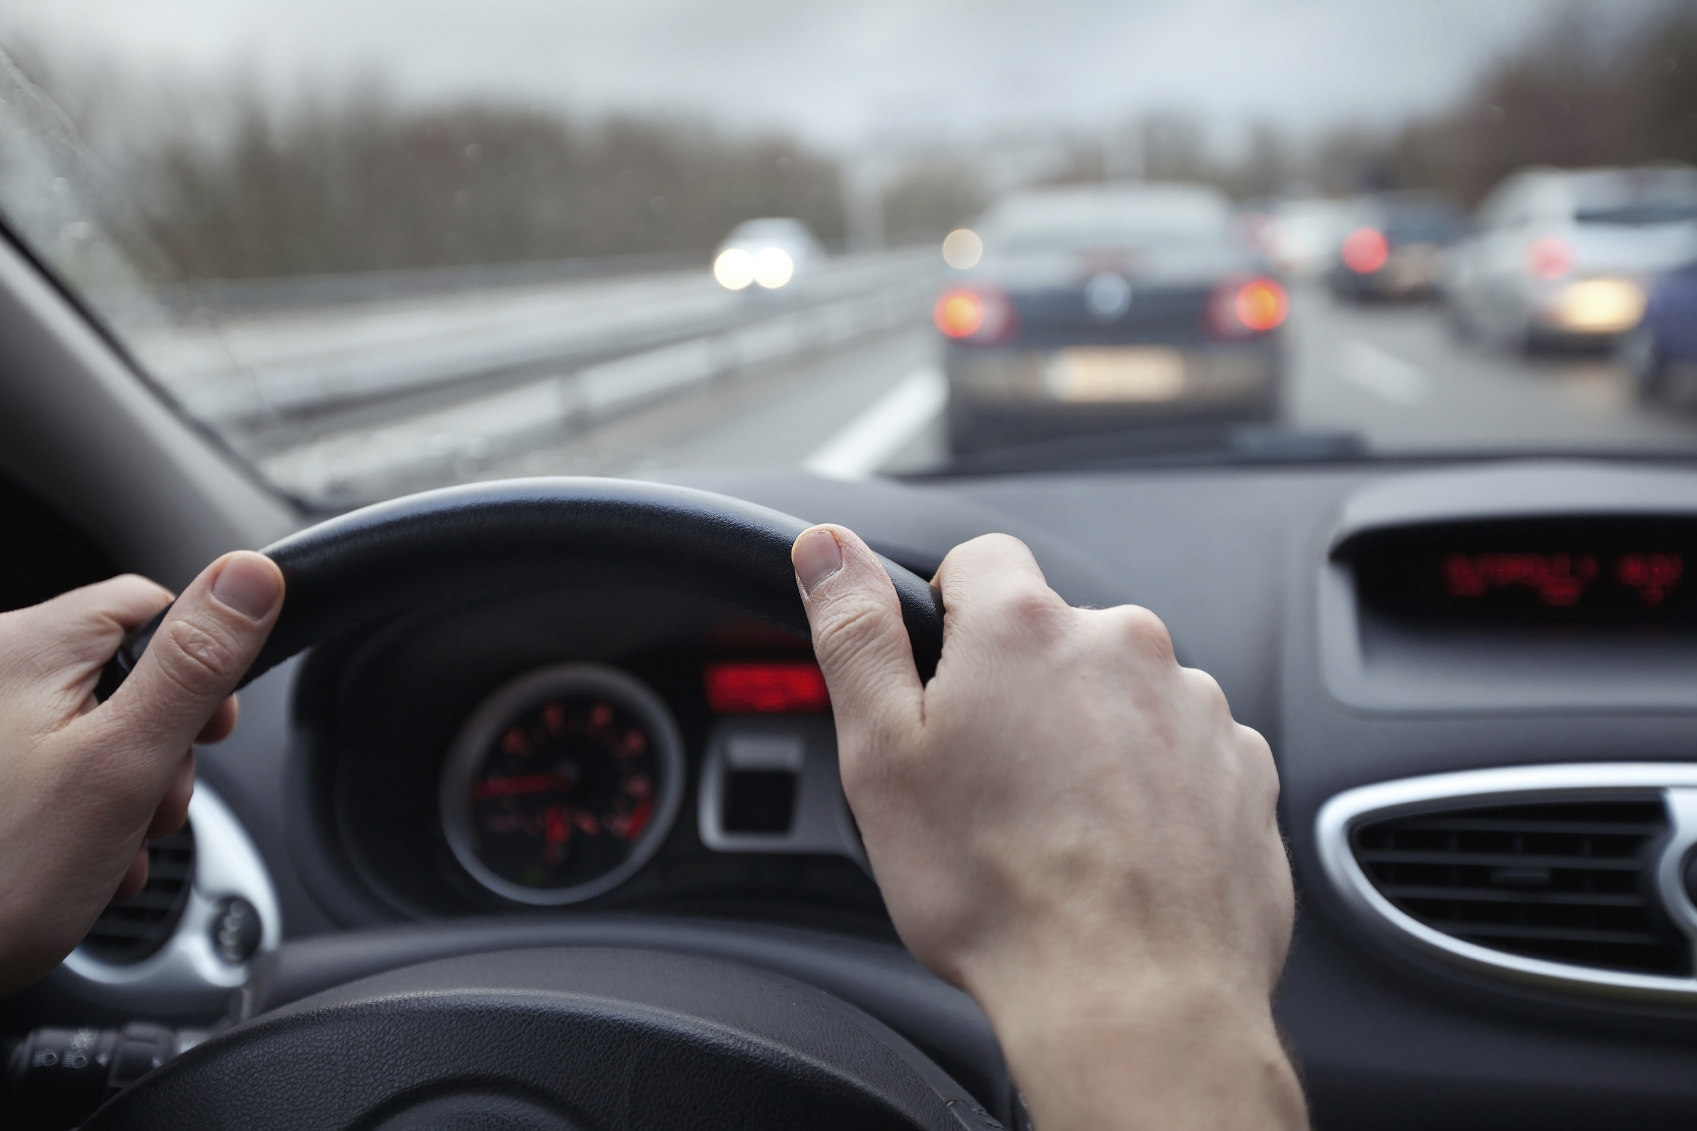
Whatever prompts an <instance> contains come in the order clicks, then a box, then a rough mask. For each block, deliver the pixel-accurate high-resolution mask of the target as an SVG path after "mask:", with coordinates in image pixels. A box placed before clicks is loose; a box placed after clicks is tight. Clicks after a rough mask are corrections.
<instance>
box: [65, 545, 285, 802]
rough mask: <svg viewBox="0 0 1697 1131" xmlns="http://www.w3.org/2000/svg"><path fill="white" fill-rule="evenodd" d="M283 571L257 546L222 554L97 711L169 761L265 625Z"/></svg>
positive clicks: (234, 679)
mask: <svg viewBox="0 0 1697 1131" xmlns="http://www.w3.org/2000/svg"><path fill="white" fill-rule="evenodd" d="M282 607H283V573H282V571H281V570H279V569H278V568H277V565H276V563H275V562H273V561H272V560H271V559H270V558H267V557H265V556H264V555H263V554H256V553H252V552H251V551H239V552H237V553H233V554H226V555H224V556H223V557H221V558H219V559H218V560H217V561H215V562H213V563H212V564H211V565H210V566H208V567H206V569H205V571H204V572H202V573H201V575H200V576H199V577H197V578H195V580H194V582H193V583H192V584H190V585H189V587H188V589H187V590H185V591H184V593H183V595H182V596H181V597H179V598H177V603H176V604H175V605H173V606H172V607H171V611H170V613H169V614H168V615H167V616H166V618H165V622H164V623H163V624H161V625H160V626H159V631H158V632H156V633H155V634H154V636H153V639H152V640H151V641H149V643H148V645H147V650H146V651H144V652H143V653H142V654H141V659H140V660H139V661H138V662H137V664H136V668H135V671H133V672H131V673H130V677H129V679H127V680H125V681H124V684H123V686H122V687H120V688H119V689H118V691H117V693H116V694H114V695H113V696H112V698H111V699H109V700H107V702H106V703H104V704H102V705H101V707H99V708H98V709H97V711H96V714H97V715H98V714H104V715H105V716H106V718H105V719H104V720H103V722H104V723H105V725H107V726H111V727H116V728H118V729H119V730H120V732H121V733H122V734H123V735H124V740H123V744H124V745H125V746H128V747H130V748H132V749H134V748H136V747H142V748H146V749H149V750H152V751H157V752H158V754H159V756H160V757H161V758H162V759H166V760H168V762H169V765H170V766H171V767H173V768H174V767H175V766H176V765H177V763H178V762H179V761H181V759H182V755H183V751H185V750H187V749H188V748H189V747H190V745H192V744H193V742H194V741H195V736H196V735H198V734H199V733H200V732H201V728H203V727H205V726H206V723H207V720H209V719H210V718H212V715H213V712H215V711H216V710H217V709H218V706H219V704H221V703H222V702H223V701H224V700H225V699H226V698H228V697H229V694H230V692H231V691H233V690H234V689H235V686H236V684H237V683H238V682H240V681H241V678H242V676H243V675H244V674H246V672H247V669H248V667H249V666H250V665H251V664H252V663H253V661H254V657H255V656H257V655H258V654H259V649H260V646H261V645H263V644H264V643H265V638H266V637H267V636H269V635H270V633H271V626H272V625H273V624H275V623H276V620H277V614H278V612H280V611H281V610H282Z"/></svg>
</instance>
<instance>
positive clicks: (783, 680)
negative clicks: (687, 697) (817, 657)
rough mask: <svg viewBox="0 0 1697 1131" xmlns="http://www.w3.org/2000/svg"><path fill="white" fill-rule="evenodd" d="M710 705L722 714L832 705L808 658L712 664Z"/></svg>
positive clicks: (808, 710) (804, 710) (793, 711)
mask: <svg viewBox="0 0 1697 1131" xmlns="http://www.w3.org/2000/svg"><path fill="white" fill-rule="evenodd" d="M707 705H708V707H710V708H711V709H712V710H713V711H714V713H716V714H720V715H749V714H757V715H803V714H816V713H818V712H820V711H829V710H830V709H831V695H830V692H828V691H827V690H826V689H825V674H824V673H823V672H821V671H820V670H819V665H818V664H815V663H813V662H811V661H808V660H801V661H779V662H771V661H762V662H759V663H736V664H709V665H708V666H707Z"/></svg>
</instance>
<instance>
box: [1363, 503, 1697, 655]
mask: <svg viewBox="0 0 1697 1131" xmlns="http://www.w3.org/2000/svg"><path fill="white" fill-rule="evenodd" d="M1694 555H1697V520H1693V519H1691V518H1688V517H1685V516H1620V517H1613V516H1597V517H1574V518H1542V519H1510V520H1500V521H1491V522H1466V523H1446V524H1441V525H1433V526H1426V527H1418V526H1417V527H1409V528H1403V529H1395V530H1385V531H1373V532H1370V533H1367V534H1363V535H1358V536H1357V537H1356V538H1355V539H1352V540H1351V543H1350V544H1348V545H1347V546H1345V547H1340V556H1342V557H1345V558H1348V559H1349V560H1351V561H1352V562H1353V565H1354V573H1355V583H1356V591H1357V593H1359V594H1360V596H1361V598H1362V599H1363V600H1364V601H1365V602H1366V604H1367V605H1369V606H1370V607H1372V608H1374V609H1376V610H1378V611H1380V612H1382V613H1385V614H1388V615H1390V616H1393V617H1395V618H1397V619H1399V620H1408V621H1416V622H1434V623H1435V622H1444V621H1448V622H1451V623H1455V622H1465V623H1474V624H1480V625H1484V624H1546V625H1552V626H1553V625H1571V626H1596V627H1619V628H1648V627H1652V626H1662V627H1666V628H1680V629H1687V630H1689V629H1697V587H1693V586H1692V585H1690V584H1688V583H1687V582H1686V581H1685V563H1686V561H1688V560H1697V557H1694Z"/></svg>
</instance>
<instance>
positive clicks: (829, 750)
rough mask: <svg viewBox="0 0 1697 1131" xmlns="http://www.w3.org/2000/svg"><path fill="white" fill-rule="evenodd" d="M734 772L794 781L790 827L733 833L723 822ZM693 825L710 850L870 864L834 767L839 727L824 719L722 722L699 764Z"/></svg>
mask: <svg viewBox="0 0 1697 1131" xmlns="http://www.w3.org/2000/svg"><path fill="white" fill-rule="evenodd" d="M739 772H743V773H746V772H765V773H789V774H793V775H794V776H795V793H794V797H795V800H794V803H793V806H792V808H791V817H790V821H789V827H788V828H787V829H785V830H783V831H771V832H765V831H762V832H749V831H730V830H727V829H726V827H725V825H726V821H725V807H726V802H727V799H728V796H729V789H728V788H727V787H728V784H729V779H730V777H731V775H732V774H734V773H739ZM699 798H700V803H699V807H700V813H699V815H698V827H699V828H700V831H701V843H702V844H705V845H706V846H707V847H708V848H711V849H713V850H714V851H715V852H781V853H787V852H818V853H828V854H830V855H833V856H846V857H848V858H849V859H850V860H853V861H855V862H856V863H858V864H860V865H861V866H862V867H868V868H869V865H868V864H867V862H866V850H865V849H864V848H863V847H862V845H861V842H860V835H859V833H858V832H857V831H856V830H855V827H854V818H853V817H852V816H851V815H850V813H849V808H848V799H847V798H846V797H845V796H844V795H843V786H842V778H841V776H840V775H839V773H838V770H837V731H836V724H835V723H834V722H833V721H832V720H831V719H830V718H829V717H828V716H825V717H815V718H807V717H801V718H797V717H790V718H777V719H774V718H761V717H746V716H737V717H732V718H727V719H722V720H720V722H719V723H718V724H717V725H715V726H714V728H713V732H712V734H711V736H710V737H709V738H708V740H707V753H706V757H705V759H704V760H703V762H702V767H701V788H700V792H699Z"/></svg>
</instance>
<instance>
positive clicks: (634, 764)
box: [441, 664, 683, 904]
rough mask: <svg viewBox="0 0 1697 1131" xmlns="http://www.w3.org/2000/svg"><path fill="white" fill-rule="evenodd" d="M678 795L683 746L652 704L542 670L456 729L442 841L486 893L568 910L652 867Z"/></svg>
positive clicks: (620, 689) (655, 700) (591, 673)
mask: <svg viewBox="0 0 1697 1131" xmlns="http://www.w3.org/2000/svg"><path fill="white" fill-rule="evenodd" d="M682 790H683V755H682V743H681V741H680V740H679V738H678V732H677V726H676V724H674V723H673V721H672V717H671V714H670V712H668V711H667V710H666V705H665V703H663V702H662V701H661V700H660V698H659V696H657V695H655V694H654V692H653V691H651V690H649V688H648V687H647V686H646V685H644V684H642V683H641V682H639V681H637V680H635V679H633V678H631V677H630V676H628V675H626V674H625V673H623V672H621V671H618V670H617V669H615V668H610V667H605V666H602V665H599V664H572V665H567V666H562V667H554V668H546V669H543V670H541V671H537V672H532V673H531V674H530V675H527V676H524V677H523V678H521V679H518V680H516V681H514V682H513V683H510V684H508V685H507V686H505V687H503V688H501V689H500V690H499V691H497V692H495V693H494V694H493V695H491V696H490V697H489V698H488V699H486V700H484V701H483V703H482V704H481V705H479V706H478V708H477V710H475V711H474V712H472V715H471V717H470V718H469V719H467V720H466V723H465V725H464V726H463V727H462V728H461V730H460V733H459V736H458V737H457V738H456V739H455V740H454V745H453V747H452V749H451V750H450V751H449V754H448V761H447V764H446V766H445V767H444V768H443V772H442V792H441V802H442V819H443V830H444V831H445V832H446V834H447V837H448V844H449V846H450V847H451V848H452V849H453V851H454V855H455V857H456V858H457V859H458V860H459V862H460V864H461V865H462V866H463V867H464V868H465V870H466V871H467V872H469V873H470V874H471V876H472V877H473V878H474V879H476V880H477V881H478V882H479V883H481V884H482V885H483V886H484V887H486V888H488V889H489V890H491V891H493V892H495V893H497V894H499V895H503V896H506V897H507V898H508V899H514V900H518V901H519V902H522V903H534V904H561V903H575V902H577V901H578V900H582V899H588V898H589V897H591V896H594V895H599V894H601V893H602V892H604V891H607V890H609V889H610V888H612V887H614V886H615V885H617V884H619V883H621V882H623V881H624V880H626V879H628V878H629V877H630V876H631V875H633V874H634V873H635V872H636V870H637V869H638V868H640V867H642V865H643V864H644V863H645V862H647V860H648V859H649V858H650V857H651V856H653V855H654V852H655V850H656V849H657V848H659V847H660V842H661V841H663V840H664V839H665V837H666V833H667V831H668V830H669V829H670V827H671V824H672V820H673V818H674V817H676V816H677V811H678V802H679V797H680V795H681V793H682Z"/></svg>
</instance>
